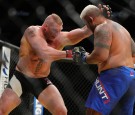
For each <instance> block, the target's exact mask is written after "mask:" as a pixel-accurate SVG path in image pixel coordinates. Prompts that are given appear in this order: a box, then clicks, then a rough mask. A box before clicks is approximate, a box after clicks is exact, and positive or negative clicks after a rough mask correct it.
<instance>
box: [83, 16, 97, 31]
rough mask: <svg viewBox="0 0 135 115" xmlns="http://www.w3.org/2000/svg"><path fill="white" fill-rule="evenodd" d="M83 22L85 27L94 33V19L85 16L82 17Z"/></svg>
mask: <svg viewBox="0 0 135 115" xmlns="http://www.w3.org/2000/svg"><path fill="white" fill-rule="evenodd" d="M83 21H84V23H85V24H86V25H87V27H88V28H89V29H91V30H92V31H93V32H94V30H95V28H96V24H95V22H94V19H93V18H92V17H88V16H86V17H84V19H83Z"/></svg>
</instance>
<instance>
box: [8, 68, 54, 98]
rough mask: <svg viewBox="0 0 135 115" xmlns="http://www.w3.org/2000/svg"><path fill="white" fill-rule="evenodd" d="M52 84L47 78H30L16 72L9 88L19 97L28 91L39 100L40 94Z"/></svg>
mask: <svg viewBox="0 0 135 115" xmlns="http://www.w3.org/2000/svg"><path fill="white" fill-rule="evenodd" d="M51 84H52V82H51V81H50V80H49V79H48V78H47V77H44V78H30V77H28V76H26V75H24V74H23V73H21V72H19V71H16V70H15V72H14V75H13V76H12V78H11V79H10V81H9V84H8V86H7V87H8V88H12V89H13V90H14V92H16V94H17V95H18V96H19V97H20V96H21V95H22V93H24V92H26V91H27V92H30V93H32V94H33V95H34V96H35V97H36V98H37V99H38V96H39V94H40V93H41V92H42V91H43V90H44V89H45V88H47V87H48V86H49V85H51Z"/></svg>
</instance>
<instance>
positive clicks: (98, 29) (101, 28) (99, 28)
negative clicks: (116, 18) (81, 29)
mask: <svg viewBox="0 0 135 115" xmlns="http://www.w3.org/2000/svg"><path fill="white" fill-rule="evenodd" d="M108 29H109V24H108V23H106V22H104V23H102V24H100V25H98V26H97V27H96V29H95V31H100V30H108Z"/></svg>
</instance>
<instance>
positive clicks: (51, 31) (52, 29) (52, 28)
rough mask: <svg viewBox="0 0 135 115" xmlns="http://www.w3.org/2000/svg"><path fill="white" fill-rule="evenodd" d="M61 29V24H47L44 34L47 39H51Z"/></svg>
mask: <svg viewBox="0 0 135 115" xmlns="http://www.w3.org/2000/svg"><path fill="white" fill-rule="evenodd" d="M61 30H62V25H58V24H55V23H53V24H51V25H47V32H46V36H47V39H48V40H53V39H55V38H56V37H57V36H58V34H59V33H60V32H61Z"/></svg>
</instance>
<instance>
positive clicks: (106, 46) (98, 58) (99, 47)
mask: <svg viewBox="0 0 135 115" xmlns="http://www.w3.org/2000/svg"><path fill="white" fill-rule="evenodd" d="M111 42H112V36H111V34H110V30H109V28H108V27H107V26H106V25H101V26H100V27H97V28H96V30H95V32H94V50H93V51H92V53H91V54H90V55H88V56H87V58H86V62H87V63H89V64H98V63H101V62H103V61H105V60H106V59H107V58H108V56H109V50H110V46H111Z"/></svg>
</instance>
